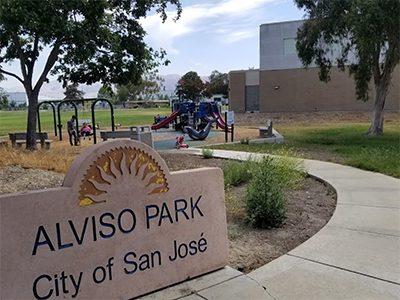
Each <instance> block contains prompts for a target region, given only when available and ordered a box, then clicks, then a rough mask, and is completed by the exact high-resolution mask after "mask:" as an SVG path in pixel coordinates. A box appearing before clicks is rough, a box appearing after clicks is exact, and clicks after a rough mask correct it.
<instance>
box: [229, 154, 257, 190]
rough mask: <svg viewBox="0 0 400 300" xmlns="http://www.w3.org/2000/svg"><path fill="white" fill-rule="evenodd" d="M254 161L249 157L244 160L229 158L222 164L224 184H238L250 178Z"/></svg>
mask: <svg viewBox="0 0 400 300" xmlns="http://www.w3.org/2000/svg"><path fill="white" fill-rule="evenodd" d="M255 165H256V162H254V161H253V160H251V159H249V160H247V161H244V162H239V161H234V160H229V161H227V162H226V163H225V164H223V166H222V170H223V171H224V182H225V186H238V185H239V184H242V183H246V182H248V181H249V180H250V179H251V176H252V169H253V168H254V166H255Z"/></svg>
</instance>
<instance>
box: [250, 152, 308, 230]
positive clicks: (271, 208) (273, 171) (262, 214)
mask: <svg viewBox="0 0 400 300" xmlns="http://www.w3.org/2000/svg"><path fill="white" fill-rule="evenodd" d="M252 173H253V176H252V178H251V180H250V183H249V186H248V187H247V190H246V211H247V220H248V221H249V223H250V224H251V225H253V226H255V227H259V228H269V227H279V226H280V225H281V224H282V223H283V221H284V220H285V214H286V203H285V191H286V190H287V189H290V188H294V187H296V186H297V185H298V184H299V183H300V182H301V179H302V178H304V174H305V173H304V172H303V169H302V168H301V167H300V164H299V163H298V162H297V161H296V160H294V159H289V158H271V157H266V158H264V159H263V160H262V161H260V162H259V163H258V164H257V167H256V168H255V169H254V171H253V172H252Z"/></svg>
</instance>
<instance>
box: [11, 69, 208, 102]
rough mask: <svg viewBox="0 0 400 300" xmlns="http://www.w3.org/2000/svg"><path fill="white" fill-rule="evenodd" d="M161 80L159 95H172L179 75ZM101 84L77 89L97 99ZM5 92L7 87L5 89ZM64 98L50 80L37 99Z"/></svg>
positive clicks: (59, 86)
mask: <svg viewBox="0 0 400 300" xmlns="http://www.w3.org/2000/svg"><path fill="white" fill-rule="evenodd" d="M160 77H161V78H163V79H164V82H163V86H164V88H163V89H162V91H161V93H162V94H166V95H173V94H174V93H175V88H176V84H177V83H178V81H179V79H180V78H181V75H179V74H167V75H160ZM201 79H202V80H203V81H206V80H208V77H207V76H201ZM100 87H101V84H100V83H95V84H92V85H83V84H81V85H79V89H80V90H82V91H83V92H84V93H85V95H84V97H85V98H95V97H97V92H98V90H99V89H100ZM5 90H6V91H7V87H5ZM8 92H9V93H23V92H24V89H23V87H22V86H16V87H13V88H12V91H8ZM63 98H64V89H63V87H62V84H61V83H60V82H58V81H56V80H51V81H50V82H49V83H45V84H43V87H42V89H41V91H40V95H39V99H40V100H56V99H63Z"/></svg>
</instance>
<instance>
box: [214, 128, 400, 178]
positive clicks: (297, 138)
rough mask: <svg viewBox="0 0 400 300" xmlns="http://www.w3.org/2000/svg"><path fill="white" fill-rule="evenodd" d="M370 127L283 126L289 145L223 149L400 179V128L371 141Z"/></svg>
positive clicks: (238, 146)
mask: <svg viewBox="0 0 400 300" xmlns="http://www.w3.org/2000/svg"><path fill="white" fill-rule="evenodd" d="M367 129H368V124H367V123H343V124H340V123H339V124H338V123H336V124H321V125H311V126H304V125H291V126H281V127H279V126H278V128H277V130H278V131H279V132H280V133H282V134H283V135H284V137H285V144H283V145H270V144H258V145H257V144H256V145H243V144H236V145H235V144H233V145H221V146H216V147H214V148H216V149H230V150H240V151H251V152H263V153H271V154H289V155H294V156H298V157H305V158H314V159H320V160H327V161H335V162H340V163H344V164H347V165H350V166H354V167H357V168H361V169H364V170H371V171H376V172H380V173H384V174H387V175H391V176H395V177H398V178H400V126H399V124H393V123H389V124H387V125H385V128H384V135H383V136H381V137H367V136H366V135H365V132H366V131H367Z"/></svg>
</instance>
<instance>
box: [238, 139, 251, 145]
mask: <svg viewBox="0 0 400 300" xmlns="http://www.w3.org/2000/svg"><path fill="white" fill-rule="evenodd" d="M240 143H241V144H242V145H248V144H250V139H249V138H248V137H245V138H242V139H240Z"/></svg>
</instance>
